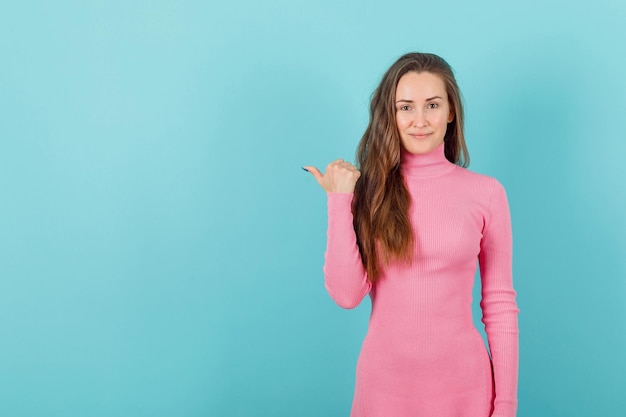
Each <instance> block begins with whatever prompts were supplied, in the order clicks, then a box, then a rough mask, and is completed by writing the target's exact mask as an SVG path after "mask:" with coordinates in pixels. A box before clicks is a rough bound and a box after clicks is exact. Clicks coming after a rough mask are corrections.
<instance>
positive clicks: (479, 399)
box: [324, 143, 519, 417]
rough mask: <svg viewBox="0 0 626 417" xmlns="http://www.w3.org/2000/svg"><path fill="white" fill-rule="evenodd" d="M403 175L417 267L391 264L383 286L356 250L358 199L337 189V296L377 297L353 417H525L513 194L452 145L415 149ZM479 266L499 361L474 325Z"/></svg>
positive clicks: (344, 301)
mask: <svg viewBox="0 0 626 417" xmlns="http://www.w3.org/2000/svg"><path fill="white" fill-rule="evenodd" d="M401 169H402V173H403V175H404V178H405V180H406V184H407V187H408V189H409V192H410V195H411V208H410V212H409V215H410V219H411V223H412V225H413V232H414V233H415V253H414V261H413V263H412V264H411V265H405V264H398V263H393V264H391V265H388V266H386V267H385V268H384V271H383V273H382V275H381V276H380V278H379V279H378V280H377V281H376V282H375V283H374V284H373V285H372V284H370V282H369V281H368V280H367V274H366V272H365V270H364V268H363V264H362V262H361V257H360V254H359V249H358V247H357V244H356V236H355V232H354V227H353V224H352V211H351V202H352V194H343V193H329V194H328V242H327V248H326V254H325V264H324V280H325V286H326V289H327V290H328V293H329V294H330V296H331V297H332V298H333V299H334V300H335V302H336V303H337V304H338V305H339V306H341V307H343V308H354V307H356V306H357V305H358V304H359V303H360V302H361V300H362V299H363V298H364V297H365V295H366V294H369V296H370V298H371V300H372V312H371V316H370V321H369V327H368V331H367V335H366V337H365V340H364V341H363V345H362V348H361V353H360V355H359V360H358V363H357V369H356V386H355V390H354V399H353V403H352V412H351V417H489V416H491V417H514V416H515V414H516V409H517V374H518V325H517V316H518V313H519V310H518V308H517V304H516V301H515V295H516V294H515V291H514V289H513V283H512V236H511V221H510V213H509V206H508V202H507V197H506V193H505V190H504V188H503V187H502V185H501V184H500V183H499V182H498V181H497V180H496V179H494V178H491V177H488V176H485V175H481V174H477V173H474V172H471V171H469V170H467V169H465V168H462V167H460V166H458V165H455V164H453V163H451V162H449V161H448V160H447V159H446V158H445V156H444V144H443V143H442V144H441V145H439V146H438V147H437V148H436V149H434V150H433V151H432V152H430V153H428V154H420V155H414V154H409V153H404V154H403V156H402V163H401ZM477 266H479V268H480V275H481V280H482V300H481V303H480V305H481V307H482V312H483V318H482V321H483V323H484V324H485V330H486V333H487V337H488V341H489V351H490V352H491V354H489V353H488V350H487V348H486V346H485V344H484V343H483V339H482V337H481V336H480V334H479V333H478V331H477V329H476V328H475V327H474V324H473V321H472V310H471V304H472V286H473V284H474V276H475V273H476V269H477Z"/></svg>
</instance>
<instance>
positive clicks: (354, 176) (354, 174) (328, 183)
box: [303, 159, 361, 193]
mask: <svg viewBox="0 0 626 417" xmlns="http://www.w3.org/2000/svg"><path fill="white" fill-rule="evenodd" d="M303 169H304V170H305V171H308V172H310V173H311V175H313V178H315V180H316V181H317V182H318V184H319V185H320V186H321V187H322V188H323V189H324V191H326V192H327V193H353V192H354V186H355V185H356V182H357V180H358V179H359V177H360V176H361V172H360V171H359V170H358V169H357V168H356V167H355V166H354V165H352V164H351V163H350V162H345V161H344V160H343V159H337V160H336V161H333V162H331V163H330V164H328V166H327V167H326V172H325V173H324V174H322V173H321V172H320V170H319V169H317V168H315V167H314V166H305V167H303Z"/></svg>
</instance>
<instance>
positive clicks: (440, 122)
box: [396, 72, 454, 154]
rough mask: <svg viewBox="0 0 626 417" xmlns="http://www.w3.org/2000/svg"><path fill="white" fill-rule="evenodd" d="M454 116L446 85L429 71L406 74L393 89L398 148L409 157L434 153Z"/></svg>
mask: <svg viewBox="0 0 626 417" xmlns="http://www.w3.org/2000/svg"><path fill="white" fill-rule="evenodd" d="M452 120H454V114H453V113H452V112H451V110H450V104H449V103H448V93H447V92H446V86H445V84H444V82H443V80H442V79H441V78H439V76H437V75H435V74H433V73H430V72H420V73H417V72H408V73H406V74H404V75H403V76H402V77H401V78H400V81H399V82H398V86H397V88H396V124H397V126H398V132H399V133H400V140H401V142H402V146H403V147H404V149H405V150H406V151H408V152H411V153H413V154H423V153H428V152H431V151H432V150H434V149H435V148H436V147H437V146H439V145H441V144H442V143H443V138H444V136H445V134H446V129H447V128H448V123H450V122H451V121H452Z"/></svg>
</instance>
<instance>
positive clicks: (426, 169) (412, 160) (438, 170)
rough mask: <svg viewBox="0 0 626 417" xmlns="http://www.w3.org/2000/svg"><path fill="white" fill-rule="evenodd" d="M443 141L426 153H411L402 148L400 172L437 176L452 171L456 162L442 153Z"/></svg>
mask: <svg viewBox="0 0 626 417" xmlns="http://www.w3.org/2000/svg"><path fill="white" fill-rule="evenodd" d="M444 149H445V142H442V143H441V144H440V145H439V146H437V147H436V148H435V149H433V150H432V151H430V152H428V153H422V154H413V153H410V152H407V151H406V150H404V149H402V162H401V167H402V172H403V173H404V174H405V175H408V176H409V177H421V178H427V177H437V176H439V175H443V174H446V173H448V172H450V171H452V170H453V169H454V168H455V167H456V164H454V163H452V162H450V161H448V160H447V159H446V155H445V153H444Z"/></svg>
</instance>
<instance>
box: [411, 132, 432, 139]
mask: <svg viewBox="0 0 626 417" xmlns="http://www.w3.org/2000/svg"><path fill="white" fill-rule="evenodd" d="M431 134H432V132H431V133H410V134H409V136H411V137H414V138H415V139H424V138H426V137H428V136H430V135H431Z"/></svg>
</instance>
